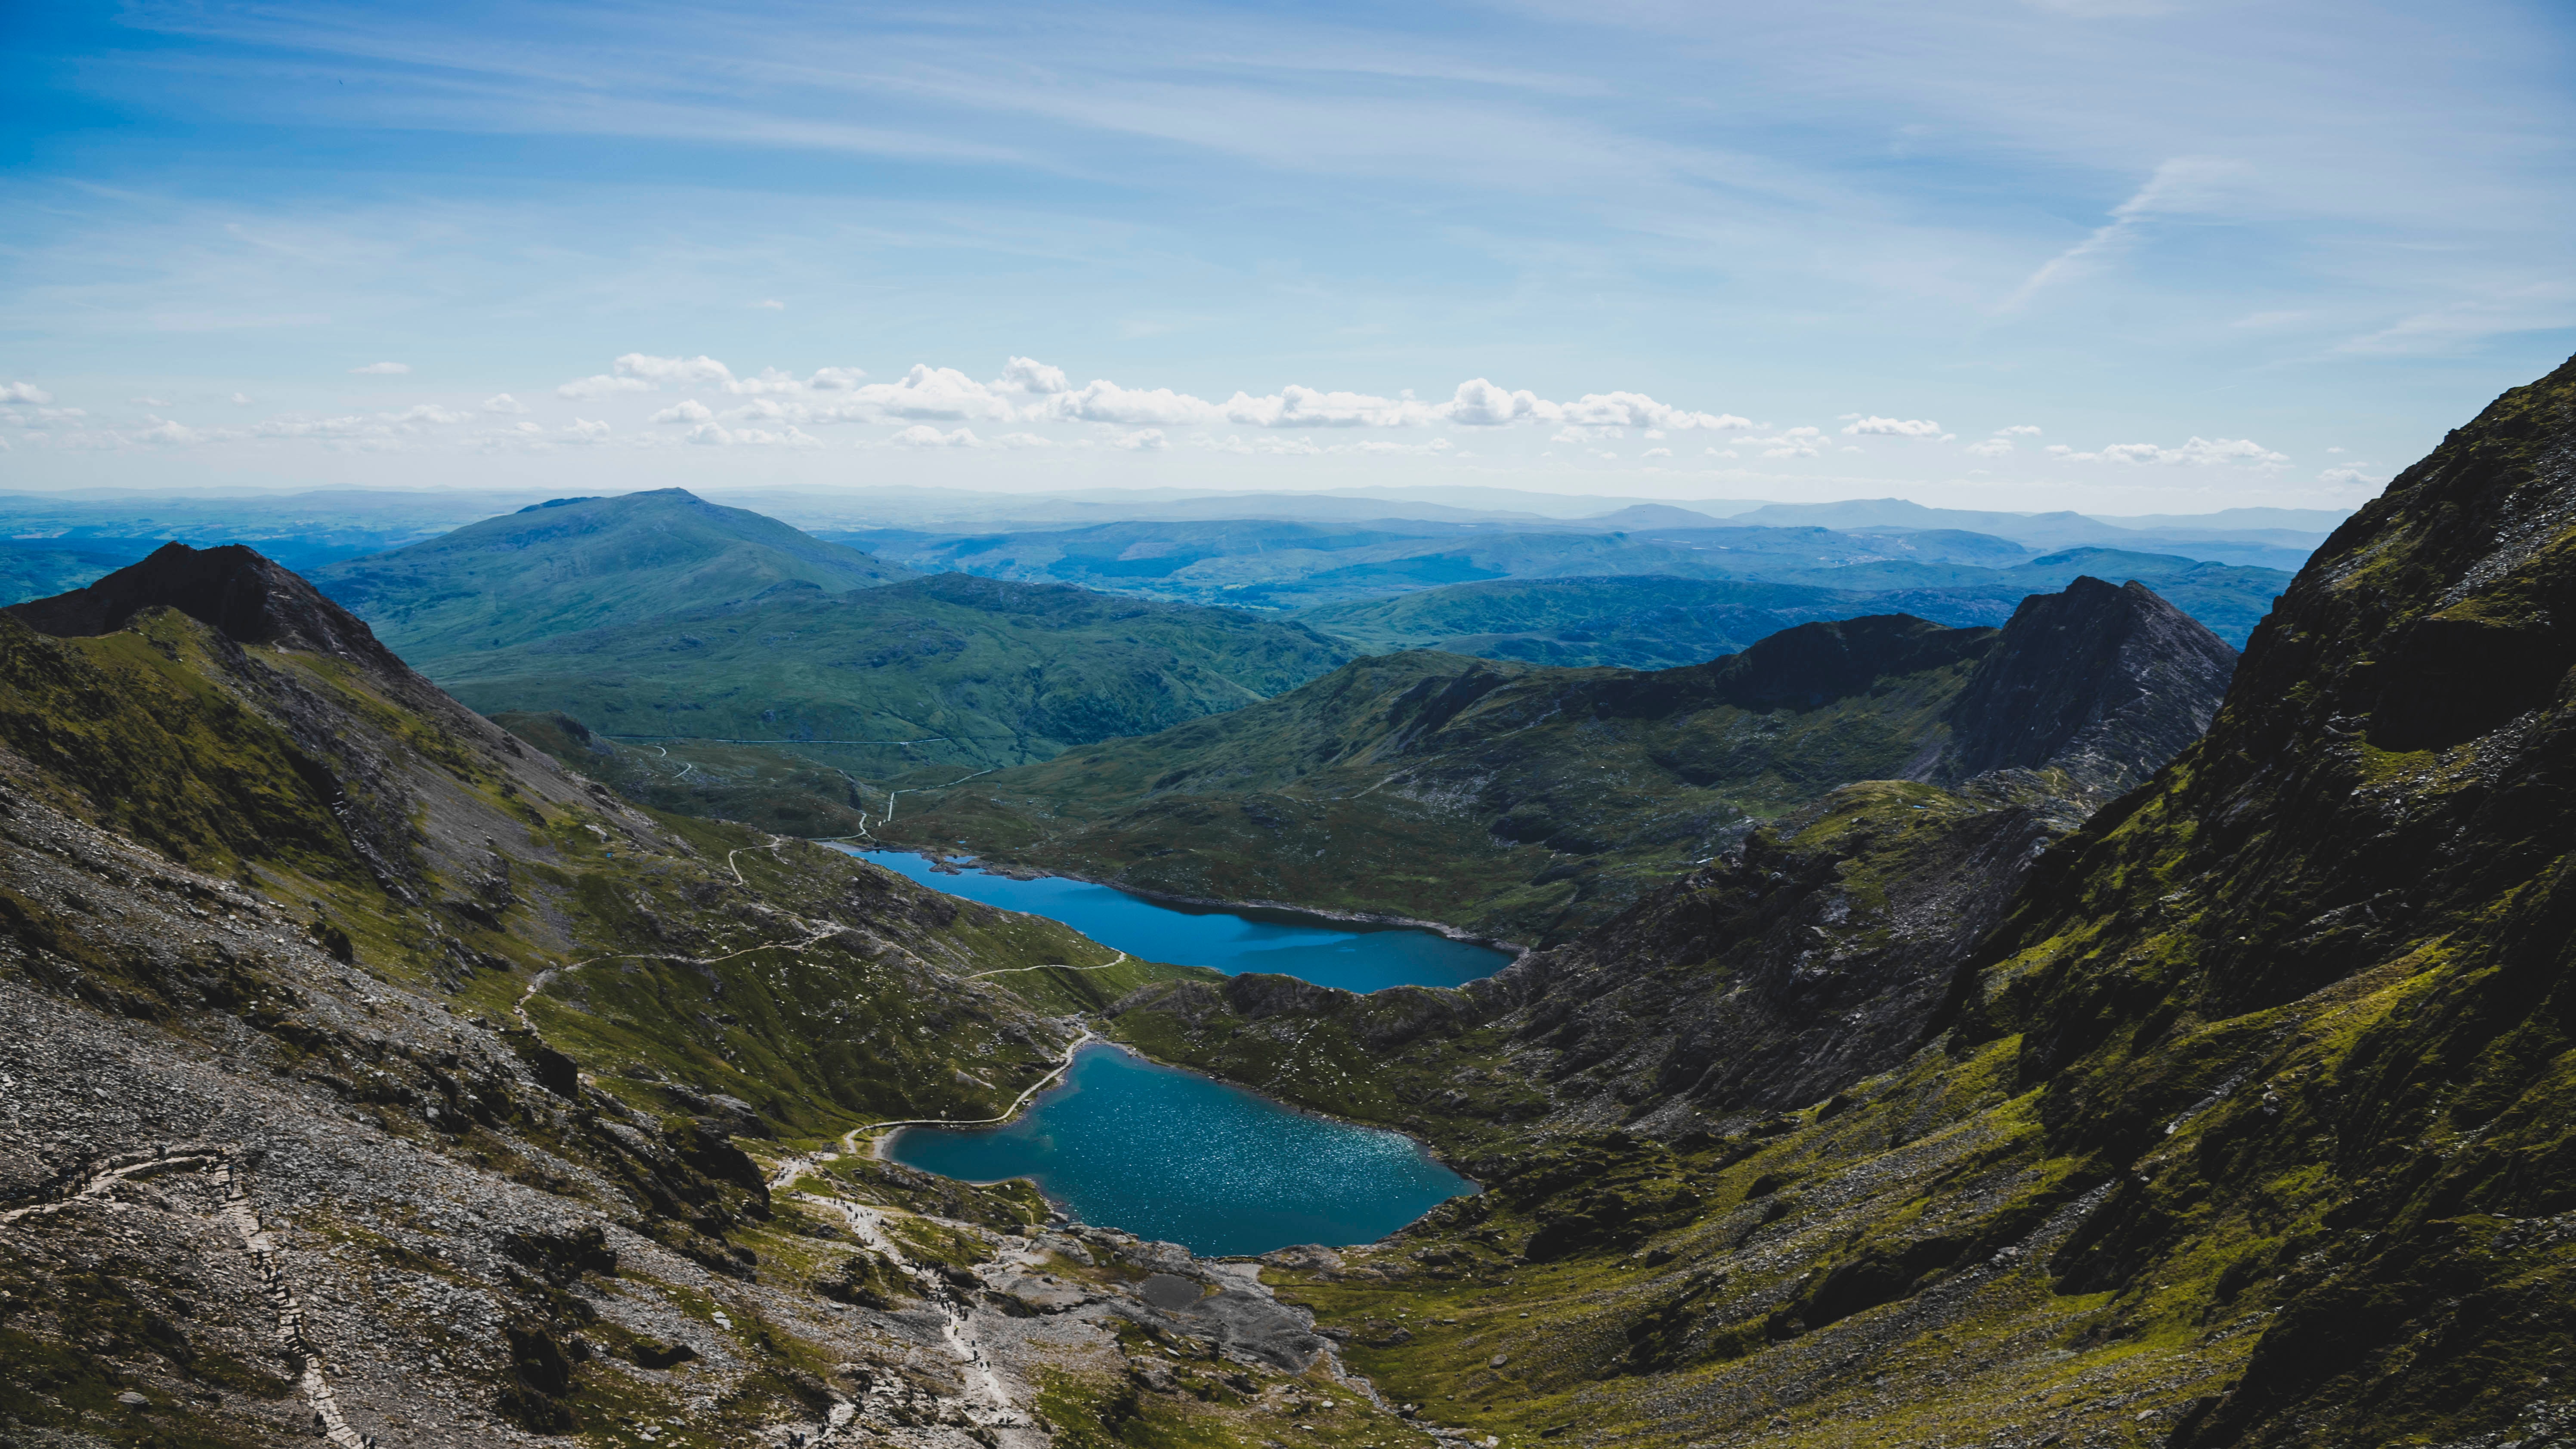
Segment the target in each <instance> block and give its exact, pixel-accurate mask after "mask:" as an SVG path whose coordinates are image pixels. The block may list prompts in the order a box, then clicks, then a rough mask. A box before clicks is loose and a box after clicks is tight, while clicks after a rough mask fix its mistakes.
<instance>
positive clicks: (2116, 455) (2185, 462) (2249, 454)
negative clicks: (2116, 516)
mask: <svg viewBox="0 0 2576 1449" xmlns="http://www.w3.org/2000/svg"><path fill="white" fill-rule="evenodd" d="M2101 456H2102V457H2104V458H2106V459H2108V460H2109V461H2111V462H2114V463H2165V464H2172V465H2175V466H2179V467H2186V468H2212V467H2217V466H2219V465H2221V464H2226V463H2258V464H2263V465H2266V466H2271V465H2277V464H2282V463H2287V462H2289V461H2290V460H2289V458H2288V456H2287V455H2285V454H2281V453H2275V452H2273V451H2272V450H2271V449H2269V448H2266V447H2264V446H2263V445H2262V444H2260V443H2257V442H2255V441H2254V440H2253V439H2251V438H2199V437H2195V438H2193V439H2192V440H2191V441H2190V442H2187V443H2185V444H2183V445H2182V446H2181V447H2179V448H2160V447H2158V446H2156V445H2155V444H2153V443H2114V444H2112V445H2111V446H2109V447H2107V448H2104V449H2103V450H2102V454H2101Z"/></svg>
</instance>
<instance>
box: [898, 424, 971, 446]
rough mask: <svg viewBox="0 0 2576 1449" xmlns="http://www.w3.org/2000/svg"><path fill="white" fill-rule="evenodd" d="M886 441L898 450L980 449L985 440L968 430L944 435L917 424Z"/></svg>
mask: <svg viewBox="0 0 2576 1449" xmlns="http://www.w3.org/2000/svg"><path fill="white" fill-rule="evenodd" d="M886 441H888V442H890V443H892V444H894V445H895V446H896V447H898V448H980V447H982V446H984V440H983V439H981V438H978V437H976V436H975V434H974V432H973V431H972V430H970V429H967V428H958V429H956V430H954V431H952V432H946V433H943V432H941V431H939V430H938V429H937V428H934V427H932V426H930V425H929V424H928V423H915V424H913V425H912V426H911V427H908V428H906V429H904V430H903V431H902V432H900V433H897V434H895V435H894V436H893V437H891V438H889V439H887V440H886Z"/></svg>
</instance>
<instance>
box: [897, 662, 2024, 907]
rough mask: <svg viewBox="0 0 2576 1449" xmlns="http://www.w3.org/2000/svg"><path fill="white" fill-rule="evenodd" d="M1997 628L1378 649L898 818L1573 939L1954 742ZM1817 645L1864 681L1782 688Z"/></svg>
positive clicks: (1091, 870)
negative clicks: (1695, 865)
mask: <svg viewBox="0 0 2576 1449" xmlns="http://www.w3.org/2000/svg"><path fill="white" fill-rule="evenodd" d="M1992 637H1993V636H1992V635H1991V634H1988V633H1986V632H1983V631H1945V630H1941V629H1938V628H1937V627H1935V626H1933V625H1929V624H1925V623H1923V622H1922V621H1920V620H1873V621H1868V622H1867V623H1863V624H1849V625H1837V624H1816V625H1810V626H1806V627H1805V628H1803V629H1801V630H1798V631H1795V632H1793V633H1787V634H1783V635H1781V636H1779V637H1778V639H1777V640H1776V641H1775V642H1774V643H1773V644H1772V645H1770V646H1767V647H1766V648H1765V649H1763V650H1756V651H1749V652H1748V653H1746V654H1744V655H1740V656H1736V657H1735V658H1734V659H1732V660H1731V661H1719V662H1718V663H1715V664H1711V665H1704V666H1697V667H1694V668H1692V669H1687V670H1673V671H1666V672H1664V673H1660V674H1639V673H1635V672H1632V671H1625V670H1534V669H1530V668H1528V667H1526V666H1517V665H1509V664H1500V665H1498V664H1490V663H1486V662H1483V661H1476V660H1468V659H1463V658H1460V657H1458V656H1455V655H1444V654H1431V653H1406V654H1396V655H1385V656H1377V657H1372V658H1368V659H1363V660H1360V661H1358V662H1356V663H1353V664H1351V665H1349V666H1346V667H1345V668H1343V669H1342V670H1340V671H1337V672H1336V673H1334V674H1333V675H1331V676H1328V677H1327V678H1324V679H1321V680H1318V681H1316V682H1315V683H1313V684H1311V685H1308V686H1306V687H1305V688H1303V689H1300V690H1298V691H1296V692H1294V693H1292V694H1289V695H1286V696H1283V697H1282V698H1280V699H1277V700H1272V701H1269V702H1267V703H1265V704H1261V705H1256V706H1252V707H1250V708H1247V709H1244V710H1241V711H1238V712H1236V713H1234V714H1231V715H1222V716H1217V717H1214V718H1211V719H1207V720H1202V721H1198V722H1196V723H1193V724H1190V725H1185V726H1181V727H1179V728H1177V729H1174V730H1170V731H1166V732H1165V733H1163V734H1161V735H1156V736H1151V737H1148V738H1145V739H1138V740H1114V741H1110V742H1108V743H1105V744H1101V745H1095V746H1090V747H1087V748H1084V749H1080V750H1075V751H1071V752H1068V753H1067V754H1065V755H1063V756H1060V757H1059V758H1057V759H1055V760H1052V761H1049V762H1047V763H1045V764H1043V765H1037V766H1032V767H1027V768H1023V769H1020V770H1014V771H1008V772H1005V773H1002V774H1000V775H996V776H993V777H991V778H989V779H984V780H977V781H973V782H971V783H969V784H966V785H963V786H960V787H959V788H957V789H954V790H949V791H944V792H940V793H937V794H935V795H932V796H928V797H925V798H926V799H927V800H928V802H929V803H926V804H921V805H907V806H906V807H905V808H904V810H903V811H902V812H900V813H899V814H898V816H897V819H896V820H895V822H894V823H893V825H891V826H890V827H886V828H885V829H883V830H881V831H880V832H879V833H880V835H881V836H882V837H883V838H885V839H887V840H888V841H890V842H897V843H901V842H919V843H925V844H927V843H937V844H943V845H945V844H949V843H951V842H956V841H964V842H967V843H968V844H969V845H970V846H971V847H972V848H974V849H975V850H977V851H979V852H981V853H983V854H986V855H989V856H992V857H994V858H997V859H1001V860H1005V861H1012V862H1017V863H1023V864H1030V865H1038V866H1044V867H1047V868H1051V869H1058V870H1066V871H1070V872H1073V873H1077V874H1085V875H1095V876H1100V877H1103V878H1109V879H1115V880H1117V881H1119V882H1120V883H1122V884H1128V885H1133V886H1136V887H1139V888H1143V889H1146V890H1151V891H1159V892H1163V893H1167V894H1174V895H1183V896H1197V897H1207V898H1216V899H1226V900H1269V901H1291V902H1295V903H1298V904H1301V905H1308V906H1321V907H1326V908H1330V909H1341V910H1356V911H1368V912H1378V913H1385V914H1394V915H1401V916H1409V917H1414V918H1421V919H1432V920H1440V921H1446V922H1449V923H1452V924H1456V925H1460V926H1465V927H1468V928H1470V929H1475V930H1480V931H1483V932H1486V933H1488V934H1491V935H1495V936H1500V937H1505V938H1509V939H1519V940H1530V941H1536V940H1545V939H1555V938H1562V937H1563V936H1565V935H1567V934H1570V933H1571V932H1572V931H1573V930H1575V929H1578V928H1579V927H1581V926H1582V925H1584V924H1587V923H1589V922H1592V921H1597V920H1600V919H1602V918H1604V917H1606V916H1607V915H1609V914H1611V913H1614V912H1615V911H1616V910H1618V909H1619V908H1620V907H1621V906H1622V905H1624V904H1625V903H1626V902H1628V901H1629V900H1632V899H1634V898H1635V897H1636V895H1637V894H1638V893H1639V892H1640V891H1641V890H1643V889H1646V888H1649V887H1651V886H1652V885H1654V884H1656V883H1659V882H1660V881H1662V880H1665V879H1668V878H1670V877H1671V876H1673V875H1675V874H1677V873H1679V872H1680V871H1682V870H1685V869H1687V868H1688V866H1689V865H1690V863H1691V862H1693V861H1695V860H1699V859H1703V858H1705V857H1707V856H1708V855H1709V854H1711V853H1712V852H1713V851H1714V849H1715V848H1716V847H1717V845H1718V844H1720V843H1722V842H1723V841H1724V840H1726V839H1729V838H1731V836H1732V833H1736V832H1740V830H1741V829H1742V828H1743V827H1744V826H1745V825H1747V824H1749V823H1750V820H1751V819H1752V818H1761V817H1769V816H1773V815H1777V814H1779V813H1781V812H1782V811H1784V810H1787V809H1790V808H1792V807H1794V806H1796V805H1798V804H1802V803H1804V802H1806V801H1808V800H1812V799H1814V798H1816V797H1817V796H1819V795H1821V794H1823V793H1824V792H1825V791H1827V790H1830V789H1832V788H1833V787H1834V786H1836V785H1839V784H1841V783H1843V782H1845V781H1848V780H1854V779H1871V778H1880V777H1885V776H1891V775H1896V774H1899V773H1901V772H1903V771H1904V770H1905V768H1906V767H1907V766H1908V764H1909V763H1911V762H1914V761H1916V760H1918V759H1920V758H1922V757H1923V756H1924V755H1925V754H1926V752H1927V751H1937V750H1938V748H1939V746H1940V743H1941V741H1942V740H1943V739H1944V738H1945V737H1946V736H1945V735H1944V733H1943V731H1944V729H1945V727H1944V726H1943V725H1942V724H1941V723H1940V721H1939V715H1940V713H1941V710H1942V708H1943V707H1944V706H1945V705H1946V704H1947V703H1948V701H1949V699H1950V698H1951V696H1952V695H1953V694H1955V693H1956V691H1957V690H1958V689H1959V688H1960V686H1961V684H1962V683H1963V682H1964V680H1965V677H1966V674H1967V671H1968V669H1969V667H1970V665H1971V664H1972V663H1973V661H1974V659H1975V658H1976V657H1978V655H1979V653H1980V652H1981V651H1982V649H1983V647H1984V646H1985V644H1986V642H1987V641H1988V640H1990V639H1991V638H1992ZM1799 659H1812V660H1817V661H1822V660H1828V659H1833V660H1840V661H1842V666H1841V667H1842V670H1843V673H1844V674H1845V675H1847V676H1848V677H1845V678H1840V679H1838V680H1836V681H1835V682H1834V683H1833V684H1832V685H1831V686H1830V687H1829V688H1824V689H1820V690H1818V691H1815V692H1814V693H1813V695H1812V696H1811V695H1810V693H1809V692H1807V691H1805V690H1804V688H1803V686H1802V687H1801V689H1800V691H1798V692H1797V694H1796V697H1795V698H1794V699H1792V698H1788V697H1764V695H1763V691H1764V690H1765V689H1768V688H1770V687H1771V686H1770V685H1769V684H1766V683H1762V681H1767V680H1771V679H1772V678H1773V674H1774V672H1776V671H1778V670H1780V669H1782V668H1783V667H1784V666H1783V665H1782V663H1781V661H1790V660H1799ZM1859 660H1872V661H1876V662H1872V663H1861V662H1854V661H1859Z"/></svg>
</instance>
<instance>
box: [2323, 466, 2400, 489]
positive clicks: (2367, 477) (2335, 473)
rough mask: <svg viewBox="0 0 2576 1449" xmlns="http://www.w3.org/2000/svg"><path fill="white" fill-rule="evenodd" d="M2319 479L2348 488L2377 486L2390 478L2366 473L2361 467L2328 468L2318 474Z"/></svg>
mask: <svg viewBox="0 0 2576 1449" xmlns="http://www.w3.org/2000/svg"><path fill="white" fill-rule="evenodd" d="M2317 481H2318V482H2320V483H2333V484H2336V485H2338V486H2340V487H2346V488H2358V487H2371V488H2377V487H2379V486H2381V485H2382V484H2385V483H2386V482H2387V481H2388V480H2387V479H2386V478H2382V477H2379V476H2377V475H2375V474H2371V473H2365V472H2363V471H2362V470H2360V469H2359V468H2328V469H2327V470H2325V471H2324V472H2322V473H2319V474H2318V475H2317Z"/></svg>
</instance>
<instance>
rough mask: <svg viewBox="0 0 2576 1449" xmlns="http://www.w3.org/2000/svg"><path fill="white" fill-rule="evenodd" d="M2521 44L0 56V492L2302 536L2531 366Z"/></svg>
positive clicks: (358, 26)
mask: <svg viewBox="0 0 2576 1449" xmlns="http://www.w3.org/2000/svg"><path fill="white" fill-rule="evenodd" d="M2571 42H2576V9H2570V8H2569V7H2567V6H2565V5H2564V4H2563V3H2528V4H2516V3H2488V0H2450V3H2445V4H2443V5H2439V6H2434V5H2426V4H2421V3H2416V4H2411V5H2385V4H2372V3H2368V0H2360V3H2351V0H2338V3H2334V4H2325V3H2301V0H2284V3H2221V0H2206V3H2204V0H2170V3H2168V0H1906V3H1894V0H1886V3H1880V0H1817V3H1808V4H1801V5H1781V4H1777V3H1769V4H1759V5H1755V4H1728V3H1699V4H1690V5H1681V4H1669V3H1652V0H1588V3H1582V4H1575V3H1568V0H1537V3H1502V4H1483V5H1468V4H1439V3H1424V4H1415V5H1410V6H1394V7H1390V6H1383V5H1371V6H1357V5H1352V6H1335V5H1310V6H1304V7H1279V6H1275V5H1272V6H1242V7H1230V6H1222V5H1207V4H1200V5H1151V4H1147V5H1107V4H1081V3H1055V4H1048V5H1019V4H1012V3H994V4H985V5H976V6H958V5H949V6H942V7H935V8H905V7H904V6H902V5H899V4H887V5H875V6H864V7H862V6H850V5H831V6H823V5H816V6H810V7H809V6H802V5H795V4H765V5H745V6H735V7H729V8H716V7H702V6H677V5H665V4H657V3H652V0H635V3H619V4H580V3H576V4H556V3H544V0H513V3H510V4H506V5H502V4H485V3H480V0H461V3H449V4H444V5H438V6H391V5H383V4H372V5H339V4H328V3H302V0H286V3H271V4H237V3H226V0H196V3H160V0H135V3H128V4H122V5H103V4H87V3H80V0H67V3H64V4H60V5H56V6H33V5H19V6H10V7H4V8H0V85H5V87H6V92H5V93H6V94H7V95H8V96H9V97H10V100H9V103H8V110H7V115H6V120H5V124H0V489H22V490H53V489H70V490H83V489H111V488H127V489H146V490H149V489H180V488H187V489H197V488H218V489H223V488H237V489H243V490H254V491H278V490H281V489H301V488H311V487H338V486H362V487H388V488H424V487H430V488H435V487H468V486H471V487H483V488H488V487H493V486H507V487H522V486H526V487H548V488H555V487H560V488H561V489H562V490H563V491H564V492H567V493H571V492H596V491H608V490H610V489H613V488H618V487H624V486H634V487H660V486H671V485H679V486H698V487H708V488H716V489H723V488H741V487H812V488H828V489H857V488H866V487H869V486H873V485H884V484H899V485H906V486H914V487H919V486H946V487H961V488H977V489H994V490H1005V491H1027V490H1046V489H1069V488H1102V487H1139V488H1143V487H1155V488H1168V487H1176V486H1186V487H1207V488H1260V489H1280V488H1289V489H1302V488H1343V487H1352V486H1369V485H1378V486H1391V485H1406V486H1424V485H1431V486H1437V485H1443V484H1473V485H1478V486H1485V487H1507V488H1517V489H1526V490H1537V491H1554V492H1565V493H1576V494H1586V495H1590V494H1599V495H1603V496H1612V495H1616V496H1620V497H1659V498H1672V499H1676V500H1686V499H1691V498H1766V499H1784V500H1816V499H1826V498H1840V497H1878V496H1889V495H1896V496H1904V497H1910V498H1913V499H1916V500H1917V501H1920V502H1925V503H1932V504H1942V505H1949V506H1956V507H1977V508H2008V509H2046V508H2077V509H2080V510H2083V511H2087V512H2108V513H2123V512H2126V513H2150V512H2203V511H2209V510H2214V509H2219V508H2225V507H2231V506H2239V505H2277V506H2297V507H2350V506H2353V505H2356V504H2358V503H2359V502H2361V501H2363V500H2365V499H2367V498H2368V497H2370V496H2372V495H2373V494H2374V493H2375V492H2376V491H2377V489H2378V488H2379V487H2380V485H2381V484H2382V483H2384V482H2385V480H2386V479H2387V478H2388V477H2389V476H2390V475H2391V474H2393V473H2394V472H2396V471H2397V470H2399V469H2400V468H2402V467H2404V466H2405V465H2406V464H2407V463H2409V462H2411V461H2413V460H2414V459H2415V458H2417V457H2419V456H2421V455H2422V454H2423V453H2424V452H2425V451H2426V450H2427V449H2429V448H2430V447H2431V446H2432V445H2433V444H2435V443H2436V442H2438V441H2439V440H2440V438H2441V436H2442V434H2443V432H2444V431H2445V430H2447V429H2448V428H2450V427H2453V426H2456V425H2458V424H2459V423H2461V422H2464V421H2466V420H2467V419H2468V418H2469V417H2471V416H2473V415H2474V414H2475V413H2476V411H2477V410H2478V409H2479V408H2480V407H2481V406H2483V405H2484V404H2485V402H2486V401H2487V400H2489V399H2490V398H2492V397H2493V396H2494V395H2495V394H2496V393H2498V392H2500V391H2502V390H2503V389H2505V388H2507V387H2510V386H2513V385H2516V384H2519V383H2522V382H2527V381H2529V380H2531V379H2532V378H2534V377H2537V376H2539V375H2541V374H2542V373H2544V372H2547V371H2548V370H2550V369H2551V368H2552V367H2554V366H2556V365H2557V364H2558V363H2559V362H2561V361H2563V360H2565V359H2566V357H2567V356H2568V355H2569V353H2571V352H2576V225H2571V223H2576V86H2571V85H2569V84H2568V81H2567V77H2568V76H2570V75H2576V53H2571V52H2576V44H2571Z"/></svg>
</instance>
